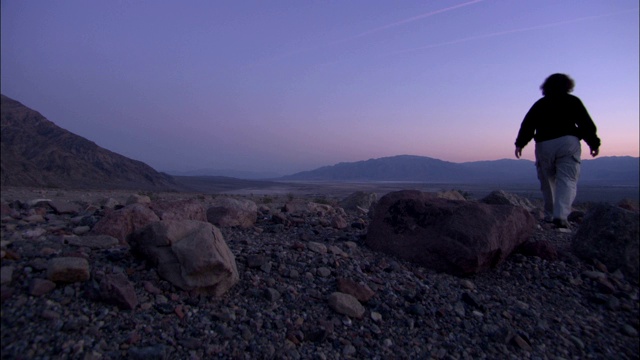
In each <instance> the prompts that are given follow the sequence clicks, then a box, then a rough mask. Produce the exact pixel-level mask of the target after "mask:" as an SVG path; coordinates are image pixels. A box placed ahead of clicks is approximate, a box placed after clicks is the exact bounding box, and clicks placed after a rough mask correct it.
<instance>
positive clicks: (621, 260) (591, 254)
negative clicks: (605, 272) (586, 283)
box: [571, 204, 640, 284]
mask: <svg viewBox="0 0 640 360" xmlns="http://www.w3.org/2000/svg"><path fill="white" fill-rule="evenodd" d="M639 227H640V218H639V216H638V213H637V212H634V211H629V210H625V209H622V208H620V207H617V206H613V205H610V204H598V205H596V206H594V207H593V208H592V209H590V210H589V211H588V212H587V214H586V215H585V218H584V220H583V222H582V224H581V225H580V227H579V228H578V231H577V232H576V235H575V236H574V237H573V239H572V241H571V248H572V250H573V252H574V253H575V254H576V255H578V256H579V257H580V258H582V259H584V260H586V261H593V260H594V259H597V260H598V261H600V262H602V263H603V264H604V265H605V266H606V267H607V268H608V269H609V270H610V271H615V270H617V269H620V270H622V272H623V273H624V275H625V276H626V277H627V278H629V279H630V280H631V281H633V282H635V283H636V284H637V283H638V278H639V277H640V266H639V264H640V235H639V229H638V228H639Z"/></svg>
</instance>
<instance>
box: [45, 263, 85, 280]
mask: <svg viewBox="0 0 640 360" xmlns="http://www.w3.org/2000/svg"><path fill="white" fill-rule="evenodd" d="M89 277H90V272H89V262H88V261H87V259H83V258H79V257H59V258H53V259H51V260H49V263H48V264H47V278H48V279H49V280H51V281H54V282H67V283H74V282H80V281H87V280H89Z"/></svg>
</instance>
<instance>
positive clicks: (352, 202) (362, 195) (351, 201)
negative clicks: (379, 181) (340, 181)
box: [340, 191, 378, 213]
mask: <svg viewBox="0 0 640 360" xmlns="http://www.w3.org/2000/svg"><path fill="white" fill-rule="evenodd" d="M377 200H378V195H376V193H371V192H364V191H356V192H354V193H353V194H351V195H349V196H347V197H346V198H345V199H343V200H342V201H340V207H342V208H343V209H345V210H348V211H360V212H363V210H364V212H365V213H366V212H368V210H369V208H370V207H371V205H373V204H374V203H375V202H376V201H377Z"/></svg>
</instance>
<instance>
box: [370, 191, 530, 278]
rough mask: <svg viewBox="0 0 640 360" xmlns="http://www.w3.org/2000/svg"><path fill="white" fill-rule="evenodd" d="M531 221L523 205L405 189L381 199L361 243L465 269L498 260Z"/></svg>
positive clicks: (524, 235) (441, 267) (525, 234)
mask: <svg viewBox="0 0 640 360" xmlns="http://www.w3.org/2000/svg"><path fill="white" fill-rule="evenodd" d="M535 225H536V222H535V219H534V218H533V217H532V216H531V214H529V212H528V211H526V210H525V209H523V208H521V207H516V206H512V205H489V204H482V203H477V202H472V201H455V200H446V199H439V198H437V197H436V196H435V195H433V194H429V193H422V192H419V191H415V190H405V191H398V192H393V193H389V194H387V195H385V196H384V197H382V199H380V201H379V202H378V205H377V206H376V208H375V215H374V218H373V219H372V221H371V224H370V225H369V229H368V233H367V236H366V239H365V244H366V245H367V246H369V247H370V248H372V249H373V250H376V251H380V252H383V253H387V254H390V255H394V256H397V257H399V258H401V259H404V260H408V261H411V262H414V263H417V264H419V265H421V266H424V267H427V268H431V269H434V270H436V271H441V272H447V273H451V274H456V275H466V274H473V273H477V272H480V271H483V270H487V269H489V268H492V267H495V266H496V265H498V264H500V263H501V262H502V261H504V259H506V258H507V257H508V256H509V254H510V253H511V252H512V251H513V250H514V249H515V248H516V247H517V246H519V245H520V244H522V243H523V242H524V241H526V240H527V239H528V238H529V237H530V235H531V234H532V233H533V230H534V229H535Z"/></svg>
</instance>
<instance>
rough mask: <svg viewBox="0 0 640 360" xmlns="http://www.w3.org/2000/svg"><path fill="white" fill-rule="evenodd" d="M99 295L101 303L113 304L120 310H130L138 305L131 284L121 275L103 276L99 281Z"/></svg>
mask: <svg viewBox="0 0 640 360" xmlns="http://www.w3.org/2000/svg"><path fill="white" fill-rule="evenodd" d="M100 295H101V298H102V300H103V301H106V302H109V303H112V304H115V305H117V306H118V307H120V308H121V309H126V310H132V309H135V308H136V306H137V305H138V296H137V295H136V291H135V289H134V288H133V284H132V283H131V282H130V281H129V279H127V276H126V275H124V274H122V273H118V274H108V275H105V276H104V277H103V278H102V280H101V281H100Z"/></svg>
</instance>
